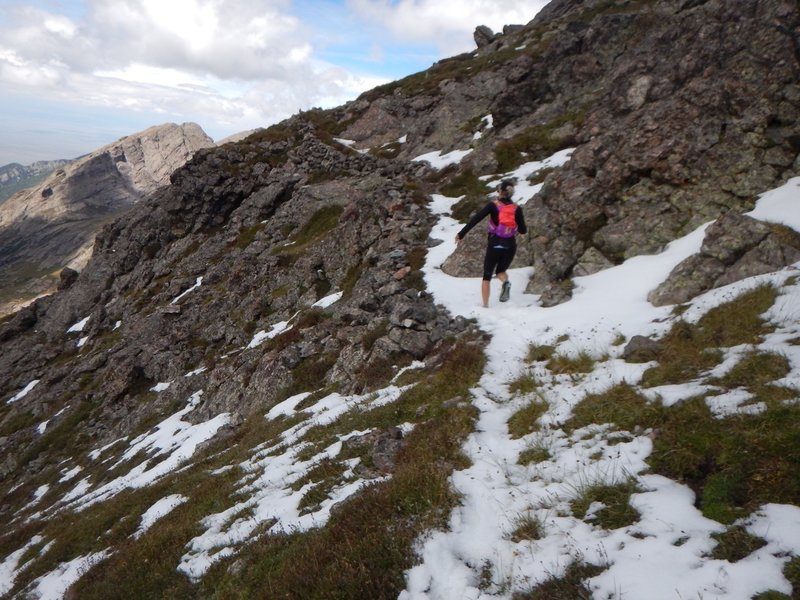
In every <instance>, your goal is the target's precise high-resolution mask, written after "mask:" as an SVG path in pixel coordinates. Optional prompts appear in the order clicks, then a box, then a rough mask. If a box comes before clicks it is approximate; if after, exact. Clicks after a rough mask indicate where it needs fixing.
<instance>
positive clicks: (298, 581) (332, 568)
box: [201, 407, 475, 600]
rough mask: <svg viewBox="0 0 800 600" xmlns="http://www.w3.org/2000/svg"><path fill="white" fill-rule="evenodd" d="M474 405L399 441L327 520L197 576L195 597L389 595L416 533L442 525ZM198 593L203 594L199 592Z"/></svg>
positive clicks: (411, 557)
mask: <svg viewBox="0 0 800 600" xmlns="http://www.w3.org/2000/svg"><path fill="white" fill-rule="evenodd" d="M474 419H475V413H474V410H473V409H471V408H469V407H465V408H460V409H451V410H448V411H444V412H441V413H439V414H437V415H436V416H434V417H433V418H432V419H430V420H428V421H426V422H425V423H422V424H420V425H419V426H418V427H417V428H416V429H415V430H414V431H413V432H412V433H411V434H409V436H408V437H407V438H406V446H405V447H404V448H403V450H402V451H401V453H400V454H399V456H398V462H397V470H396V472H395V474H394V476H393V477H392V479H391V480H389V481H388V482H384V483H380V484H377V485H373V486H371V487H369V488H368V489H366V490H365V491H364V492H362V493H360V494H358V495H356V496H354V497H351V498H350V499H349V500H347V501H346V502H344V503H343V504H342V505H340V507H339V508H338V509H337V510H336V511H335V512H334V514H333V515H332V517H331V520H330V522H329V523H328V525H327V526H326V527H324V528H322V529H319V530H314V531H311V532H308V533H306V534H293V535H285V536H268V537H264V538H262V539H261V540H259V541H258V542H256V543H254V544H252V545H251V547H250V548H249V551H248V552H247V553H246V554H244V555H242V556H241V557H239V558H237V559H236V564H237V569H236V572H235V573H232V572H231V571H230V569H229V566H230V562H232V561H224V562H223V563H222V564H220V565H219V566H218V567H216V568H214V569H212V572H211V573H209V575H208V576H207V577H206V578H205V579H204V581H203V583H202V590H203V593H201V595H202V596H203V597H209V596H211V595H212V591H213V597H214V598H218V599H220V600H222V599H228V598H253V597H267V598H295V599H304V600H306V599H308V600H312V599H325V600H327V599H339V598H341V599H346V598H375V599H382V598H392V599H394V598H396V597H397V595H398V594H399V592H400V591H401V590H402V589H403V588H404V587H405V580H404V577H403V572H404V570H405V569H407V568H409V567H411V566H412V564H413V563H414V561H415V554H414V550H413V548H414V542H415V540H416V538H417V536H418V535H420V534H421V533H422V531H424V530H426V529H428V528H431V527H437V526H443V525H444V524H445V522H446V518H447V516H448V515H449V511H450V510H451V508H452V507H453V506H454V504H455V502H456V500H457V497H456V496H455V494H454V493H453V491H452V489H451V487H450V485H449V480H448V477H449V473H450V471H451V469H452V468H453V467H454V466H455V465H463V461H464V459H463V456H462V455H461V451H460V448H461V444H462V443H463V440H464V438H465V437H466V435H467V434H468V433H469V432H470V431H472V428H473V423H474ZM204 594H205V595H204Z"/></svg>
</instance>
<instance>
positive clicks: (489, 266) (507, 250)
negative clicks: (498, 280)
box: [483, 238, 517, 281]
mask: <svg viewBox="0 0 800 600" xmlns="http://www.w3.org/2000/svg"><path fill="white" fill-rule="evenodd" d="M516 252H517V245H516V244H515V243H514V240H513V238H512V239H511V243H509V242H508V241H507V240H502V241H498V240H497V238H495V239H494V240H492V239H490V240H489V243H488V245H487V246H486V256H485V257H484V259H483V280H484V281H491V279H492V277H493V276H494V274H495V273H505V272H506V271H507V270H508V267H510V266H511V261H512V260H514V254H516Z"/></svg>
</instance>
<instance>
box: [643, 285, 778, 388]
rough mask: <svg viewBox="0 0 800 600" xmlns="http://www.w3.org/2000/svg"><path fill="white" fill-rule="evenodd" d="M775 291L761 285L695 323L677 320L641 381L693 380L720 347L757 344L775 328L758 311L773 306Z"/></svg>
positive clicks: (715, 362) (712, 362) (713, 363)
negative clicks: (653, 363)
mask: <svg viewBox="0 0 800 600" xmlns="http://www.w3.org/2000/svg"><path fill="white" fill-rule="evenodd" d="M777 294H778V290H777V289H776V288H775V287H773V286H770V285H764V286H760V287H758V288H755V289H753V290H751V291H749V292H745V293H744V294H742V295H741V296H739V297H738V298H736V299H734V300H732V301H730V302H727V303H725V304H722V305H720V306H717V307H716V308H713V309H711V310H710V311H708V312H707V313H706V314H705V315H703V317H701V318H700V320H699V321H698V322H697V323H696V324H691V323H688V322H687V321H684V320H679V321H677V322H676V323H675V324H674V325H673V326H672V328H671V329H670V330H669V332H667V334H666V335H665V336H664V337H663V338H662V339H661V340H660V346H661V350H660V352H659V357H658V361H659V364H658V365H656V366H654V367H652V368H650V369H648V370H647V371H646V372H645V373H644V375H643V377H642V384H643V385H645V386H648V387H653V386H659V385H666V384H675V383H686V382H689V381H692V380H694V379H697V378H698V377H699V376H700V375H701V373H702V372H703V371H706V370H708V369H711V368H713V367H715V366H716V365H718V364H719V363H720V361H721V360H722V353H721V352H720V351H719V350H718V349H719V348H725V347H731V346H737V345H739V344H757V343H758V342H759V341H760V340H761V339H762V336H763V335H765V334H767V333H769V332H770V331H773V330H774V328H770V327H768V326H767V323H766V322H765V321H764V319H763V318H762V317H761V314H762V313H764V312H765V311H767V310H768V309H769V308H770V307H771V306H772V304H773V303H774V302H775V299H776V297H777Z"/></svg>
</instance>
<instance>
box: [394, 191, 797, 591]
mask: <svg viewBox="0 0 800 600" xmlns="http://www.w3.org/2000/svg"><path fill="white" fill-rule="evenodd" d="M790 183H791V182H790ZM787 185H789V184H787ZM793 185H794V188H791V187H790V189H788V190H783V192H781V190H778V191H777V192H780V193H776V194H773V196H769V197H767V198H766V199H765V200H766V201H765V202H762V203H761V204H760V205H759V206H760V211H761V212H760V214H762V215H767V216H771V217H772V218H775V216H776V215H785V214H786V211H785V207H784V210H782V209H781V206H780V204H781V202H785V199H783V198H784V196H786V194H791V193H792V192H793V189H795V188H796V186H797V182H795V183H794V184H793ZM528 193H530V194H531V195H532V193H535V191H534V192H531V191H529V192H528ZM777 196H780V198H778V197H777ZM782 199H783V200H782ZM456 200H457V199H451V198H446V197H443V196H434V198H433V202H432V210H433V211H434V212H435V213H437V214H438V215H439V217H440V218H439V222H438V225H437V226H436V227H435V228H434V230H433V232H432V234H431V235H432V237H433V238H435V239H439V240H442V243H441V244H440V245H439V246H437V247H435V248H433V249H431V250H430V251H429V255H428V259H427V263H426V266H425V268H424V272H425V276H426V282H427V285H428V289H429V291H430V292H431V293H432V294H433V295H434V297H435V298H436V301H437V303H440V304H443V305H444V306H445V307H446V308H447V309H448V310H450V311H451V312H452V313H453V314H455V315H462V316H464V317H467V318H474V319H476V320H477V322H478V323H479V325H480V327H481V328H482V329H483V330H484V331H486V332H488V333H489V334H491V336H492V338H491V342H490V343H489V345H488V347H487V358H488V361H487V366H486V370H485V372H484V374H483V376H482V378H481V380H480V383H479V385H478V386H477V387H476V388H474V389H473V390H472V395H473V397H472V402H473V404H474V405H475V406H476V407H477V408H478V409H479V411H480V417H479V419H478V422H477V425H476V429H475V432H474V433H473V434H472V435H471V436H470V437H469V439H468V441H467V442H466V444H465V447H464V451H465V454H466V455H467V456H468V457H469V459H470V460H471V462H472V466H471V467H469V468H467V469H465V470H463V471H458V472H456V473H454V475H453V478H452V484H453V486H454V488H455V489H456V490H457V491H458V492H459V493H460V494H461V496H462V501H461V504H460V506H459V507H458V508H456V510H454V512H453V513H452V515H451V517H450V522H449V528H448V530H447V531H436V532H432V533H430V534H429V535H428V536H427V537H426V538H425V539H423V540H420V543H419V559H420V564H419V565H418V566H416V567H414V568H412V569H411V570H409V571H408V572H407V574H406V581H407V589H406V590H405V591H404V592H402V593H401V595H400V600H423V599H425V600H488V599H489V598H493V599H496V598H511V597H512V595H513V594H514V593H518V592H524V591H526V590H528V589H530V588H532V587H533V586H535V585H537V584H539V583H542V582H544V581H546V580H548V579H551V578H553V577H561V576H563V574H564V572H565V570H566V569H567V568H568V567H570V565H572V564H582V563H586V564H590V565H596V566H599V567H601V568H602V569H604V570H603V572H602V573H600V574H599V575H597V576H595V577H593V578H591V579H590V580H589V581H588V585H589V587H590V589H592V592H593V597H594V598H626V599H643V598H647V599H659V598H664V599H665V600H668V599H669V600H677V599H679V598H689V597H694V598H696V597H704V598H726V599H727V598H731V599H733V598H736V599H741V600H749V599H750V598H752V596H753V595H755V594H757V593H760V592H763V591H765V590H777V591H782V592H784V593H791V586H790V585H789V584H788V582H787V581H786V579H785V578H784V576H783V574H782V569H783V565H784V563H785V561H786V560H787V558H786V556H785V555H782V554H781V553H785V552H792V553H794V554H797V553H798V552H800V535H795V534H800V509H798V508H797V507H793V506H781V505H765V506H764V507H763V509H762V510H761V511H759V513H757V514H754V515H751V519H750V520H749V521H748V523H747V524H746V526H747V527H748V530H750V531H752V532H753V533H754V534H757V535H759V536H760V537H763V538H764V539H766V540H767V541H768V544H767V546H765V547H764V548H761V549H760V550H758V551H757V552H755V553H753V554H752V555H751V556H750V557H747V558H746V559H745V560H742V561H739V562H737V563H733V564H732V563H729V562H728V561H722V560H715V559H712V558H710V557H709V553H710V551H711V550H712V549H713V547H714V546H715V545H716V541H715V540H714V539H713V538H712V537H711V535H712V534H713V533H718V532H721V531H724V530H725V527H724V526H723V525H721V524H720V523H717V522H715V521H712V520H710V519H707V518H705V517H704V516H703V515H702V514H701V513H700V512H699V511H698V509H697V508H695V506H694V501H695V498H694V494H693V493H692V492H691V490H689V488H687V487H686V486H684V485H681V484H679V483H677V482H674V481H671V480H669V479H666V478H664V477H661V476H659V475H653V474H648V469H649V467H648V465H647V462H646V461H647V458H648V455H649V454H650V453H651V451H652V440H651V435H650V434H651V432H648V431H645V432H636V434H634V433H632V432H631V433H630V435H628V434H625V435H619V432H617V434H610V435H608V426H607V425H602V424H599V425H594V426H590V427H586V428H582V429H579V430H577V431H575V432H574V433H572V435H567V434H566V433H565V432H564V431H563V429H562V428H561V425H562V424H563V423H564V421H565V420H566V419H567V418H569V416H570V414H571V412H572V409H573V407H574V406H575V405H576V404H577V403H578V402H580V400H582V399H583V398H584V397H585V396H586V395H587V394H594V393H600V392H603V391H606V390H608V389H609V388H611V387H612V386H614V385H615V384H618V383H621V382H626V383H629V384H631V385H636V384H637V383H638V382H639V380H640V378H641V375H642V373H643V372H644V370H646V368H648V367H649V366H651V365H650V364H630V363H626V362H625V361H623V360H622V359H621V358H620V356H621V354H622V350H623V347H624V344H619V342H618V340H620V339H630V338H631V337H632V336H633V335H644V336H650V337H657V336H658V335H661V334H662V333H664V332H665V331H666V330H667V329H668V328H669V326H670V325H671V321H672V320H673V319H674V317H673V318H671V317H670V312H671V310H672V307H669V306H668V307H662V308H656V307H653V306H652V305H650V304H649V303H648V302H647V300H646V296H647V293H648V291H649V290H651V289H653V288H654V287H655V286H656V285H657V284H658V283H660V282H661V281H663V280H664V279H665V278H666V276H667V275H668V274H669V272H670V271H671V270H672V268H673V267H674V266H675V265H677V264H678V263H679V262H680V261H682V260H683V259H684V258H686V257H688V256H690V255H691V254H693V253H695V252H697V251H698V250H699V248H700V245H701V243H702V240H703V235H704V232H705V228H706V227H707V225H708V224H706V225H705V226H703V227H701V228H699V229H697V230H696V231H694V232H692V233H691V234H689V235H687V236H686V237H684V238H682V239H679V240H676V241H674V242H673V243H672V244H670V245H669V246H668V247H667V248H666V249H665V250H664V251H663V252H662V253H660V254H658V255H652V256H639V257H636V258H633V259H630V260H628V261H626V262H625V263H624V264H622V265H620V266H618V267H614V268H611V269H607V270H605V271H602V272H600V273H597V274H595V275H592V276H588V277H583V278H577V279H576V280H575V283H576V288H575V291H574V296H573V298H572V300H570V301H569V302H567V303H564V304H562V305H559V306H556V307H552V308H542V307H540V306H539V305H538V303H537V300H538V297H537V296H534V295H528V294H523V293H522V292H523V290H524V289H525V286H526V284H527V282H528V280H529V278H530V276H531V274H532V269H530V268H526V269H515V270H510V271H509V277H510V281H511V282H512V295H511V300H510V301H509V302H508V303H505V304H500V303H498V302H497V297H498V295H499V282H497V281H496V280H495V281H493V282H492V285H493V288H492V299H491V300H490V306H489V308H483V307H482V306H481V305H480V291H479V290H480V280H479V279H478V278H453V277H449V276H447V275H446V274H444V273H443V272H442V271H441V265H442V263H443V262H444V260H445V259H446V258H447V257H448V256H449V255H450V254H451V253H452V252H453V251H454V248H455V244H454V241H453V239H454V236H455V233H456V232H457V231H458V230H459V229H460V228H461V224H460V223H457V222H456V221H454V220H453V219H452V218H450V217H449V216H448V214H449V209H450V206H451V205H452V203H454V202H455V201H456ZM755 212H756V213H758V209H757V211H755ZM790 212H791V211H790ZM797 225H800V224H797ZM474 234H475V235H477V234H478V233H474ZM792 273H793V271H791V269H790V270H784V271H781V272H778V273H775V274H771V275H767V276H761V277H755V278H750V279H747V280H745V281H742V282H739V283H737V284H734V285H732V286H728V287H726V288H720V289H718V290H713V291H711V292H708V293H707V294H704V295H703V296H701V297H699V298H697V299H695V301H694V303H693V305H692V307H691V309H690V312H692V311H694V313H696V314H698V315H699V314H702V313H704V312H705V311H707V310H709V309H710V308H711V307H713V306H716V305H718V304H720V303H722V302H724V301H726V300H728V299H731V298H733V297H734V296H736V295H738V294H740V293H741V292H742V291H744V290H746V289H748V288H751V287H755V286H757V285H759V284H761V283H763V282H765V281H771V282H773V283H775V284H776V285H779V286H780V285H782V284H783V282H784V281H785V280H787V278H788V277H790V275H791V274H792ZM794 289H795V292H794V293H795V294H797V286H795V288H794ZM795 327H796V320H795ZM615 344H616V345H615ZM532 345H535V346H542V345H551V346H553V347H555V351H556V353H557V354H559V355H565V356H570V357H576V356H578V355H580V354H581V353H583V354H588V355H589V356H591V357H592V359H593V360H594V361H595V363H594V368H593V370H592V371H591V372H590V373H587V374H579V375H576V374H562V375H558V374H554V373H552V372H550V371H549V370H548V369H547V368H546V367H545V366H544V363H542V362H534V363H528V362H526V356H527V354H528V351H529V348H530V347H531V346H532ZM797 358H798V360H797V364H796V365H795V370H797V369H798V368H800V356H798V357H797ZM520 377H532V378H533V379H534V380H535V381H536V382H537V384H538V386H537V388H536V390H535V391H534V392H531V393H512V392H511V391H510V390H509V384H510V383H512V382H513V381H515V380H518V379H519V378H520ZM669 387H672V388H677V389H670V390H667V389H663V390H662V389H660V388H655V389H651V390H648V392H649V394H648V395H649V397H657V396H659V395H661V394H662V393H663V394H664V395H670V397H671V398H672V399H673V400H675V399H678V400H679V399H681V398H684V397H689V396H691V395H693V394H695V393H696V389H697V386H696V385H692V384H687V385H684V386H669ZM730 401H731V402H733V405H732V406H728V407H727V410H732V411H733V412H735V411H736V409H737V407H736V404H735V399H731V400H730ZM532 402H545V403H546V404H547V410H546V412H545V413H544V415H543V416H542V417H541V418H540V419H539V424H540V429H539V431H536V432H534V433H531V434H528V435H525V436H523V437H521V438H519V439H513V438H512V436H511V435H510V433H509V428H508V420H509V418H511V416H512V415H514V413H516V412H517V411H519V410H520V409H522V408H524V407H525V406H527V405H529V404H530V403H532ZM526 450H537V451H544V452H545V453H546V455H549V458H547V459H545V460H542V461H540V462H535V463H532V464H529V465H522V464H520V454H521V453H522V452H524V451H526ZM523 462H524V461H523ZM631 478H633V479H634V480H635V481H636V482H637V484H638V486H639V489H640V490H642V491H641V492H639V493H634V494H632V495H631V500H630V503H631V505H632V506H633V507H634V508H636V509H637V510H638V512H639V513H640V515H641V518H640V519H639V521H638V522H637V523H635V524H634V525H632V526H630V527H625V528H620V529H618V530H612V531H607V530H604V529H602V528H600V527H598V526H595V525H593V524H592V522H591V518H592V517H591V515H592V513H593V512H595V511H596V510H598V509H599V508H602V506H593V507H590V509H589V511H588V512H587V515H586V516H585V517H584V518H583V519H579V518H576V517H574V516H573V515H572V511H571V508H570V501H571V500H572V499H574V498H575V497H576V496H578V495H579V494H580V492H581V491H582V490H585V489H586V488H587V487H588V486H592V485H614V484H619V483H623V482H625V481H628V480H630V479H631ZM526 524H527V525H531V524H533V526H535V527H536V528H537V529H538V533H539V534H540V536H539V539H536V540H533V539H520V537H519V536H514V535H513V534H514V532H515V530H517V529H518V528H519V527H520V526H522V525H526Z"/></svg>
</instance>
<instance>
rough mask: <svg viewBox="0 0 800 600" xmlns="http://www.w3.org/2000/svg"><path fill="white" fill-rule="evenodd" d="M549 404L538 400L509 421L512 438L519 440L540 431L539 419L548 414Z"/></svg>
mask: <svg viewBox="0 0 800 600" xmlns="http://www.w3.org/2000/svg"><path fill="white" fill-rule="evenodd" d="M547 408H548V405H547V402H545V401H543V400H540V399H537V400H533V401H531V402H530V403H528V404H527V405H526V406H525V407H523V408H521V409H520V410H518V411H517V412H515V413H514V414H513V415H511V418H510V419H509V420H508V432H509V434H510V435H511V437H512V438H514V439H518V438H521V437H523V436H525V435H528V434H529V433H533V432H534V431H539V423H537V421H538V419H539V417H541V416H542V415H543V414H544V413H545V412H547Z"/></svg>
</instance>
